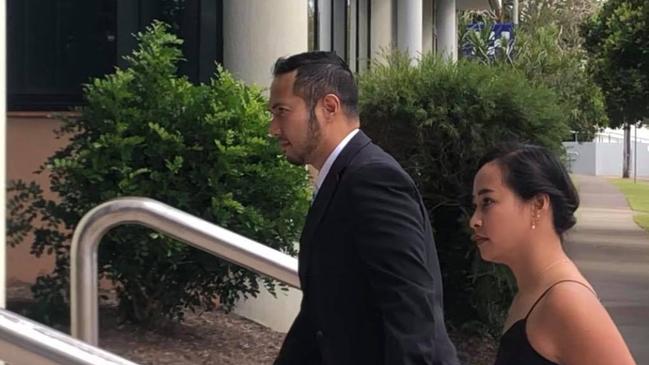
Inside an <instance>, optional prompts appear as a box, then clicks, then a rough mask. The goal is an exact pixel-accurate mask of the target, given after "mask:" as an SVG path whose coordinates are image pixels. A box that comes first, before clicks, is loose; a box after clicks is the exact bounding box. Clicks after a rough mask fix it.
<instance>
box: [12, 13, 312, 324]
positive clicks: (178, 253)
mask: <svg viewBox="0 0 649 365" xmlns="http://www.w3.org/2000/svg"><path fill="white" fill-rule="evenodd" d="M137 39H138V41H139V48H138V49H137V50H135V51H134V52H133V54H132V55H131V56H129V57H127V61H128V64H129V65H128V67H126V68H123V69H116V71H115V72H114V73H113V74H110V75H106V76H105V77H103V78H99V79H95V80H93V81H92V82H91V83H90V84H88V85H86V86H85V88H84V96H85V100H86V105H85V106H84V107H82V108H81V110H80V116H79V117H78V118H75V119H74V120H66V121H65V122H64V125H63V127H62V128H61V130H60V131H59V133H60V134H61V135H62V136H65V137H68V138H71V142H70V144H69V145H68V146H67V147H65V148H63V149H62V150H60V151H58V152H56V153H55V154H54V155H53V156H51V157H50V158H48V160H47V162H46V163H45V164H44V165H43V166H42V168H41V170H40V172H41V173H46V174H49V177H50V182H51V188H52V190H53V191H54V192H55V193H57V194H58V199H56V200H54V201H49V200H47V199H45V198H44V197H43V195H42V191H41V189H40V187H39V186H38V185H36V184H35V183H26V182H23V181H18V182H14V184H13V192H14V195H13V198H12V199H11V201H10V221H9V227H10V238H11V239H12V243H14V244H16V243H17V242H19V241H20V240H22V239H23V238H24V237H25V234H26V233H27V232H28V231H30V230H33V231H34V233H35V236H34V237H35V238H34V241H33V242H32V250H33V252H34V254H36V255H37V256H40V255H43V254H52V255H54V256H55V258H56V268H55V270H54V272H52V273H51V274H49V275H45V276H42V277H39V278H38V281H37V283H36V284H35V286H34V287H33V290H34V293H35V296H36V298H37V299H38V300H39V303H41V308H42V309H43V310H42V311H41V314H42V315H44V316H45V317H41V318H40V319H41V320H46V321H47V320H51V319H52V318H51V317H52V315H53V314H54V313H60V311H66V308H65V304H66V303H67V298H68V286H69V283H68V275H69V253H70V238H71V234H72V230H73V229H74V227H75V225H76V224H77V223H78V222H79V220H80V219H81V217H82V216H83V214H85V213H86V212H87V211H88V210H90V209H91V208H93V207H95V206H96V205H98V204H101V203H103V202H105V201H107V200H110V199H113V198H116V197H120V196H145V197H150V198H153V199H157V200H160V201H162V202H165V203H167V204H169V205H172V206H174V207H176V208H178V209H181V210H184V211H186V212H188V213H190V214H193V215H196V216H198V217H201V218H203V219H206V220H208V221H210V222H213V223H215V224H217V225H220V226H222V227H225V228H228V229H230V230H233V231H235V232H238V233H240V234H243V235H245V236H248V237H251V238H252V239H255V240H258V241H260V242H262V243H265V244H268V245H269V246H271V247H273V248H276V249H280V250H282V251H285V252H288V253H291V254H292V253H294V242H295V241H296V240H297V239H298V234H299V231H300V229H301V226H302V222H303V217H304V214H305V211H306V209H307V207H308V191H307V186H308V179H307V175H306V172H305V171H304V169H301V168H298V167H294V166H291V165H289V164H288V163H287V162H286V161H285V159H284V158H282V157H281V153H280V151H279V149H278V147H277V145H276V143H274V142H273V141H271V140H270V139H269V138H268V135H267V124H268V121H269V114H268V112H267V111H266V107H267V106H266V100H265V98H264V97H263V95H262V94H261V92H260V90H258V89H257V88H254V87H249V86H246V85H244V84H243V83H242V82H239V81H236V80H235V79H234V78H233V77H232V75H230V74H229V73H228V72H226V71H223V70H222V69H219V70H218V71H217V73H216V74H215V75H214V77H213V79H212V81H211V83H209V84H207V85H206V84H199V85H194V84H192V83H190V82H189V81H188V80H187V78H186V77H182V76H178V73H177V69H178V64H179V62H181V60H182V58H181V57H182V55H181V51H180V49H179V47H180V45H181V43H182V41H181V40H179V39H178V38H176V36H174V35H172V34H170V33H169V32H168V27H167V26H166V25H164V24H163V23H160V22H155V23H154V24H153V25H151V26H150V27H149V28H147V30H146V32H144V33H140V34H138V35H137ZM37 217H42V220H37V219H36V218H37ZM99 271H100V275H101V276H104V277H106V278H108V279H110V280H112V281H113V282H114V283H115V284H116V287H117V290H118V291H117V293H118V299H119V306H120V309H121V311H122V313H123V315H124V316H125V317H126V318H127V319H131V320H135V321H145V322H146V321H153V320H157V319H160V318H161V317H166V318H182V312H183V309H184V308H197V307H199V308H211V307H212V306H213V305H214V302H215V299H216V298H218V299H219V300H220V302H221V303H222V304H223V305H225V306H226V308H230V307H231V306H232V305H233V304H234V303H235V301H236V300H237V299H238V298H240V297H247V296H250V295H256V293H258V291H259V284H258V281H257V275H256V274H253V273H251V272H250V271H248V270H245V269H242V268H240V267H237V266H235V265H232V264H230V263H228V262H225V261H223V260H220V259H217V258H215V257H213V256H211V255H209V254H207V253H204V252H202V251H199V250H196V249H193V248H190V247H189V246H187V245H185V244H183V243H179V242H177V241H174V240H173V239H170V238H168V237H165V236H162V235H160V234H158V233H154V232H152V231H150V230H148V229H145V228H141V227H132V226H127V227H119V228H116V229H114V230H113V231H111V232H110V233H109V234H108V235H107V236H106V237H105V238H104V240H103V241H102V244H101V245H100V252H99ZM264 282H265V286H266V287H267V288H268V289H269V290H271V291H273V292H274V288H275V286H274V283H273V282H272V281H271V280H270V279H266V280H265V281H264Z"/></svg>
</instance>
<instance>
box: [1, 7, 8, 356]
mask: <svg viewBox="0 0 649 365" xmlns="http://www.w3.org/2000/svg"><path fill="white" fill-rule="evenodd" d="M6 130H7V2H6V1H5V0H0V207H2V209H0V307H2V308H4V307H5V304H6V298H7V296H6V294H7V290H6V269H7V264H6V259H5V254H6V248H7V246H6V234H5V207H6V199H5V192H6V187H5V180H6V166H7V154H6V149H7V139H6ZM0 364H3V363H2V362H0Z"/></svg>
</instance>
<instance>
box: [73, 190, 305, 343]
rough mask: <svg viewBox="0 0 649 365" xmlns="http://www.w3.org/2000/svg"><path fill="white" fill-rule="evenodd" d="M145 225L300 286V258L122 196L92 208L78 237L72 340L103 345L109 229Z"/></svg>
mask: <svg viewBox="0 0 649 365" xmlns="http://www.w3.org/2000/svg"><path fill="white" fill-rule="evenodd" d="M122 224H140V225H143V226H147V227H149V228H152V229H154V230H157V231H160V232H162V233H165V234H167V235H169V236H171V237H174V238H176V239H178V240H180V241H183V242H185V243H187V244H189V245H191V246H194V247H196V248H199V249H201V250H203V251H206V252H208V253H211V254H213V255H216V256H218V257H221V258H223V259H225V260H228V261H230V262H233V263H235V264H237V265H241V266H243V267H246V268H248V269H250V270H252V271H255V272H257V273H259V274H262V275H266V276H269V277H271V278H273V279H276V280H278V281H281V282H283V283H286V284H288V285H290V286H292V287H295V288H299V287H300V282H299V278H298V274H297V259H295V258H294V257H291V256H289V255H286V254H284V253H282V252H280V251H277V250H275V249H272V248H270V247H268V246H265V245H262V244H261V243H258V242H255V241H253V240H250V239H248V238H246V237H244V236H241V235H238V234H236V233H234V232H231V231H229V230H227V229H224V228H221V227H219V226H217V225H214V224H212V223H210V222H207V221H205V220H203V219H200V218H198V217H195V216H193V215H191V214H188V213H185V212H183V211H181V210H178V209H176V208H173V207H170V206H168V205H166V204H163V203H161V202H158V201H156V200H153V199H148V198H138V197H131V198H119V199H114V200H111V201H109V202H106V203H104V204H101V205H99V206H98V207H96V208H94V209H92V210H91V211H90V212H88V213H86V215H85V216H84V217H83V218H82V219H81V221H80V222H79V225H77V228H76V229H75V231H74V236H73V238H72V247H71V250H72V251H71V257H70V260H71V261H70V270H71V273H70V275H71V278H70V280H71V282H70V285H71V286H70V290H71V303H70V305H71V331H72V336H74V337H76V338H78V339H81V340H83V341H86V342H87V343H89V344H91V345H95V346H96V345H97V343H98V340H99V329H98V328H99V327H98V325H99V317H98V314H97V312H98V303H97V294H98V293H97V286H98V279H97V248H98V246H99V241H100V240H101V238H102V237H103V236H104V234H105V233H106V232H108V230H110V229H111V228H113V227H115V226H118V225H122Z"/></svg>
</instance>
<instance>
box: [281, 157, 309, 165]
mask: <svg viewBox="0 0 649 365" xmlns="http://www.w3.org/2000/svg"><path fill="white" fill-rule="evenodd" d="M285 157H286V161H288V162H289V163H290V164H292V165H295V166H304V165H306V162H304V159H303V158H298V157H293V156H288V155H286V156H285Z"/></svg>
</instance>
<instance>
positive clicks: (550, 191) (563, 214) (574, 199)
mask: <svg viewBox="0 0 649 365" xmlns="http://www.w3.org/2000/svg"><path fill="white" fill-rule="evenodd" d="M490 162H495V163H496V164H497V165H498V166H500V168H501V169H502V172H503V178H504V180H505V184H506V185H507V186H508V187H509V188H510V189H512V190H513V191H514V193H515V194H516V195H518V196H519V197H521V198H522V199H523V200H525V201H529V200H530V199H532V198H534V197H536V196H538V195H539V194H547V195H548V197H549V198H550V205H551V208H552V215H553V217H554V229H555V231H556V232H557V234H559V235H560V236H561V235H562V234H563V233H564V232H566V231H567V230H569V229H570V228H572V227H573V226H574V225H575V223H577V220H576V218H575V215H574V213H575V211H576V210H577V208H578V207H579V194H578V193H577V189H576V188H575V185H574V184H573V183H572V179H570V176H569V175H568V172H567V171H566V169H565V167H564V166H563V164H562V163H561V161H559V159H558V158H557V157H556V156H555V155H554V154H553V153H552V152H550V151H548V150H547V149H545V148H543V147H540V146H534V145H524V144H519V143H514V144H503V145H500V146H498V147H496V148H495V149H494V150H492V151H490V152H489V153H487V154H486V155H485V157H484V158H483V159H482V160H481V161H480V166H479V167H480V168H481V167H482V166H484V165H485V164H487V163H490Z"/></svg>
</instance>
